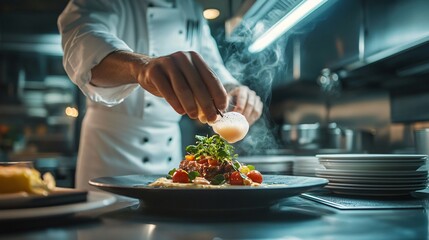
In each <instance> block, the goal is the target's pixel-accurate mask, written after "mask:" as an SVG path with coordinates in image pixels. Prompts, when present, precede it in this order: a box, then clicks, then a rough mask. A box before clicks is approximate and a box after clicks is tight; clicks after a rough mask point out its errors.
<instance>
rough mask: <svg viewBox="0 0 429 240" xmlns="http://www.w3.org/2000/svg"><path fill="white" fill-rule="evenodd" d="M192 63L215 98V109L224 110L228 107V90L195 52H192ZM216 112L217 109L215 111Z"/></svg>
mask: <svg viewBox="0 0 429 240" xmlns="http://www.w3.org/2000/svg"><path fill="white" fill-rule="evenodd" d="M190 54H191V57H192V62H193V63H194V64H195V67H196V68H197V70H198V72H199V73H200V76H201V78H202V79H203V80H204V83H205V85H206V86H207V89H208V91H209V92H210V96H211V97H212V98H213V102H214V104H215V107H216V108H218V109H221V110H224V109H225V108H226V107H227V106H228V98H227V94H226V90H225V88H224V87H223V85H222V83H221V82H220V81H219V79H218V78H217V76H216V75H215V74H214V73H213V71H212V70H211V69H210V68H209V67H208V66H207V64H206V63H205V62H204V60H203V59H202V58H201V56H200V55H198V54H197V53H195V52H190ZM215 110H216V109H215Z"/></svg>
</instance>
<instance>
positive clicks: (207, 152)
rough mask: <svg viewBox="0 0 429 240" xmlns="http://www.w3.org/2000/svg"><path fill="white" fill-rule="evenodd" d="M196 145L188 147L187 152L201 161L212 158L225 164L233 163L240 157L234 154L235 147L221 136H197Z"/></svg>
mask: <svg viewBox="0 0 429 240" xmlns="http://www.w3.org/2000/svg"><path fill="white" fill-rule="evenodd" d="M195 138H196V140H197V141H196V145H189V146H187V147H186V152H187V153H188V154H192V155H194V156H195V159H197V160H199V159H201V158H202V157H204V156H211V157H213V158H214V159H216V160H218V161H220V162H224V161H232V160H234V159H236V158H237V157H238V155H237V154H234V147H233V146H232V145H230V144H228V143H227V142H226V141H225V140H223V139H222V138H221V137H220V136H219V135H213V136H211V137H205V136H200V135H196V136H195Z"/></svg>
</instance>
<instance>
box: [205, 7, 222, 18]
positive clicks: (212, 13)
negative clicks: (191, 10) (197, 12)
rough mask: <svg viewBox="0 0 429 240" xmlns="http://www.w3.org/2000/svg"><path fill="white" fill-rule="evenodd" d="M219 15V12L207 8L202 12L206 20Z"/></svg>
mask: <svg viewBox="0 0 429 240" xmlns="http://www.w3.org/2000/svg"><path fill="white" fill-rule="evenodd" d="M219 15H220V11H219V10H218V9H216V8H207V9H206V10H204V12H203V16H204V18H205V19H207V20H213V19H216V18H217V17H219Z"/></svg>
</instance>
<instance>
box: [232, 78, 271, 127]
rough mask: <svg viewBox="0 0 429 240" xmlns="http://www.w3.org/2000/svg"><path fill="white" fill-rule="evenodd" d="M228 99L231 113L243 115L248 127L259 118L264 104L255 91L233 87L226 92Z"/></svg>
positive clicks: (243, 87) (242, 87)
mask: <svg viewBox="0 0 429 240" xmlns="http://www.w3.org/2000/svg"><path fill="white" fill-rule="evenodd" d="M228 98H229V99H230V102H232V111H234V112H239V113H241V114H243V115H244V116H245V117H246V119H247V121H248V122H249V124H250V125H252V124H253V123H255V122H256V120H258V119H259V118H260V117H261V114H262V108H263V106H264V104H263V103H262V101H261V98H260V97H259V96H258V95H256V93H255V91H253V90H251V89H249V88H248V87H246V86H235V87H234V88H232V89H231V90H230V91H228Z"/></svg>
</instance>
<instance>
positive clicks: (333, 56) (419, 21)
mask: <svg viewBox="0 0 429 240" xmlns="http://www.w3.org/2000/svg"><path fill="white" fill-rule="evenodd" d="M300 3H302V0H279V1H270V0H257V1H255V2H254V4H253V5H252V6H251V7H250V8H249V9H248V11H247V12H246V13H245V14H243V15H242V16H241V19H242V21H241V22H240V24H239V25H238V26H237V27H236V28H234V30H233V31H231V33H230V35H229V36H230V38H229V39H230V40H231V41H236V42H237V41H242V42H246V44H249V43H251V42H252V41H254V40H255V39H256V38H257V37H259V36H260V35H261V34H263V32H264V31H266V30H267V29H268V28H269V27H271V26H273V25H274V24H275V23H276V22H278V21H279V20H280V19H281V18H282V17H283V16H285V15H286V14H288V13H289V12H290V11H291V9H293V8H294V7H296V6H297V5H299V4H300ZM427 9H429V1H427V0H413V1H404V0H377V1H371V0H347V1H336V0H327V4H325V5H324V6H322V7H321V8H320V9H317V11H315V12H314V13H312V14H311V15H309V16H308V17H307V18H305V19H304V20H303V21H301V22H300V23H299V24H298V25H297V26H295V27H294V28H293V29H292V31H289V32H287V33H286V34H284V35H283V37H285V38H287V39H288V40H287V41H285V42H286V43H287V45H288V46H287V47H286V50H285V53H284V58H285V59H287V60H288V66H289V67H288V68H287V69H286V70H285V71H287V73H286V74H285V76H284V79H283V80H282V81H283V82H290V81H295V80H303V81H315V80H316V79H317V78H318V77H319V76H320V74H321V72H322V69H325V68H329V69H330V70H331V71H332V72H336V73H338V75H339V76H340V78H341V81H342V82H344V86H345V87H351V88H353V87H365V86H369V85H371V86H374V85H378V86H382V87H394V86H403V85H407V84H408V85H409V86H412V85H413V84H414V81H418V79H422V78H426V77H427V75H429V57H428V56H429V18H427ZM292 66H293V67H292ZM295 66H299V68H300V69H299V71H298V72H299V73H300V74H296V72H294V71H296V67H295ZM410 78H412V80H408V79H410ZM404 79H407V80H404ZM374 83H375V84H374Z"/></svg>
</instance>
